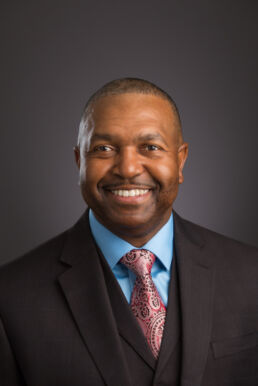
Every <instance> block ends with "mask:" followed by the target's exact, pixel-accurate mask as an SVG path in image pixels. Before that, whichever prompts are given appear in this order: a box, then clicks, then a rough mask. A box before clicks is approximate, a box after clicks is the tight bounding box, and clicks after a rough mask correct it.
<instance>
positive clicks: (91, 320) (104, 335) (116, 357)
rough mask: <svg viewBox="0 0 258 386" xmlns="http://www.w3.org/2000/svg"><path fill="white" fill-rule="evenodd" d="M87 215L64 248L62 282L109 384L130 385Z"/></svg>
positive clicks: (86, 339) (88, 345)
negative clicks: (65, 266)
mask: <svg viewBox="0 0 258 386" xmlns="http://www.w3.org/2000/svg"><path fill="white" fill-rule="evenodd" d="M87 215H88V213H87V212H86V215H85V216H84V218H82V219H81V220H80V221H79V222H78V223H77V224H76V226H75V227H74V228H73V229H72V230H71V232H70V234H69V237H68V240H67V242H66V244H65V246H64V251H63V254H62V257H61V260H62V261H63V262H65V263H66V264H68V265H70V268H68V269H67V270H66V271H65V272H64V273H63V274H62V275H61V276H60V277H59V283H60V285H61V287H62V290H63V292H64V295H65V297H66V299H67V302H68V305H69V307H70V310H71V312H72V314H73V317H74V319H75V322H76V324H77V326H78V329H79V331H80V333H81V336H82V338H83V340H84V342H85V344H86V346H87V347H88V350H89V352H90V353H91V355H92V357H93V360H94V361H95V364H96V366H97V367H98V369H99V371H100V373H101V374H102V376H103V378H104V380H105V384H107V385H109V386H114V385H126V386H129V385H130V382H129V380H130V374H129V371H128V369H127V365H126V362H125V358H124V354H123V350H122V347H121V342H120V337H119V334H118V331H117V327H116V322H115V319H114V317H113V313H112V309H111V305H110V301H109V297H108V294H107V289H106V285H105V280H104V276H103V270H102V267H101V264H100V261H99V256H98V254H97V252H96V247H95V245H94V242H93V240H92V237H91V234H90V229H89V226H88V220H87V218H85V217H86V216H87ZM117 364H119V365H117Z"/></svg>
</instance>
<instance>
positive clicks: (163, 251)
mask: <svg viewBox="0 0 258 386" xmlns="http://www.w3.org/2000/svg"><path fill="white" fill-rule="evenodd" d="M89 222H90V228H91V232H92V234H93V237H94V239H95V241H96V243H97V245H98V247H99V248H100V250H101V252H102V253H103V255H104V257H105V259H106V260H107V262H108V264H109V266H110V268H111V269H113V268H114V267H115V265H116V264H117V263H118V262H119V260H120V259H121V257H122V256H123V255H124V254H125V253H127V252H129V251H130V250H131V249H138V248H137V247H134V246H133V245H131V244H129V243H128V242H127V241H125V240H123V239H121V238H120V237H118V236H116V235H115V234H114V233H112V232H110V231H109V230H108V229H107V228H106V227H104V225H102V224H100V222H99V221H98V220H97V219H96V217H95V216H94V214H93V211H92V210H91V209H90V211H89ZM173 238H174V223H173V213H172V214H171V216H170V218H169V220H168V222H167V223H166V224H165V225H163V227H162V228H161V229H160V230H159V231H158V232H157V233H156V234H155V235H154V236H153V237H152V238H151V239H150V240H149V241H148V242H147V243H146V244H145V245H144V246H143V247H141V248H142V249H148V250H149V251H151V252H152V253H154V255H155V256H156V257H158V259H159V260H160V262H161V263H162V264H163V265H164V267H165V268H166V269H167V270H169V269H170V266H171V262H172V255H173Z"/></svg>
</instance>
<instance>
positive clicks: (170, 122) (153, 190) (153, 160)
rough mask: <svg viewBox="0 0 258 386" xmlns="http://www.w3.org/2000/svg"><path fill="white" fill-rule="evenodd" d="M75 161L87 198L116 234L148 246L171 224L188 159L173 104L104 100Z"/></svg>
mask: <svg viewBox="0 0 258 386" xmlns="http://www.w3.org/2000/svg"><path fill="white" fill-rule="evenodd" d="M75 155H76V161H77V164H78V166H79V169H80V186H81V191H82V195H83V198H84V200H85V201H86V203H87V204H88V206H89V207H90V208H91V209H92V210H93V212H94V214H95V216H96V218H97V219H98V220H99V221H100V222H101V223H102V224H103V225H104V226H106V227H107V228H108V229H110V230H111V231H112V232H113V233H116V234H117V235H119V236H120V237H123V238H125V239H126V240H131V239H133V238H136V239H137V238H141V239H142V240H143V239H144V240H146V241H147V240H148V239H149V238H150V237H152V235H154V234H155V233H156V232H157V231H158V230H159V229H160V228H161V226H163V225H164V224H165V223H166V222H167V221H168V219H169V217H170V214H171V211H172V204H173V202H174V200H175V198H176V195H177V191H178V184H179V183H181V182H183V176H182V169H183V165H184V162H185V160H186V157H187V144H183V142H182V139H181V137H180V135H179V131H178V129H177V121H176V118H175V115H174V112H173V111H172V109H171V106H170V104H169V102H168V101H166V100H165V99H162V98H161V97H158V96H155V95H144V94H137V93H127V94H122V95H110V96H106V97H103V98H101V99H99V100H98V101H97V102H96V103H95V104H94V106H93V109H92V113H91V115H90V117H89V125H88V128H87V129H86V130H85V133H84V135H83V137H82V140H81V147H80V150H79V149H77V148H76V149H75ZM135 245H136V243H135Z"/></svg>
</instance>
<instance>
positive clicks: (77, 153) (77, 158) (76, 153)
mask: <svg viewBox="0 0 258 386" xmlns="http://www.w3.org/2000/svg"><path fill="white" fill-rule="evenodd" d="M73 151H74V156H75V162H76V165H77V166H78V168H79V169H80V165H81V157H80V149H79V147H78V146H75V147H74V148H73Z"/></svg>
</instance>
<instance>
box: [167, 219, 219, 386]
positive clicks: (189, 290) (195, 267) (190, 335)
mask: <svg viewBox="0 0 258 386" xmlns="http://www.w3.org/2000/svg"><path fill="white" fill-rule="evenodd" d="M174 219H175V248H176V253H177V261H178V273H179V287H180V303H181V312H182V334H183V337H182V342H183V347H182V372H181V382H182V383H181V385H182V386H188V385H191V386H199V385H200V384H201V380H202V376H203V372H204V368H205V363H206V359H207V355H208V349H209V341H210V334H211V324H212V304H213V287H214V271H215V270H214V268H213V267H212V263H211V261H210V256H209V255H208V254H207V249H205V246H204V243H203V241H202V239H200V236H199V232H197V233H196V226H193V225H192V224H191V223H189V222H186V221H184V220H182V219H181V218H180V217H179V216H178V215H177V214H176V213H174Z"/></svg>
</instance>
